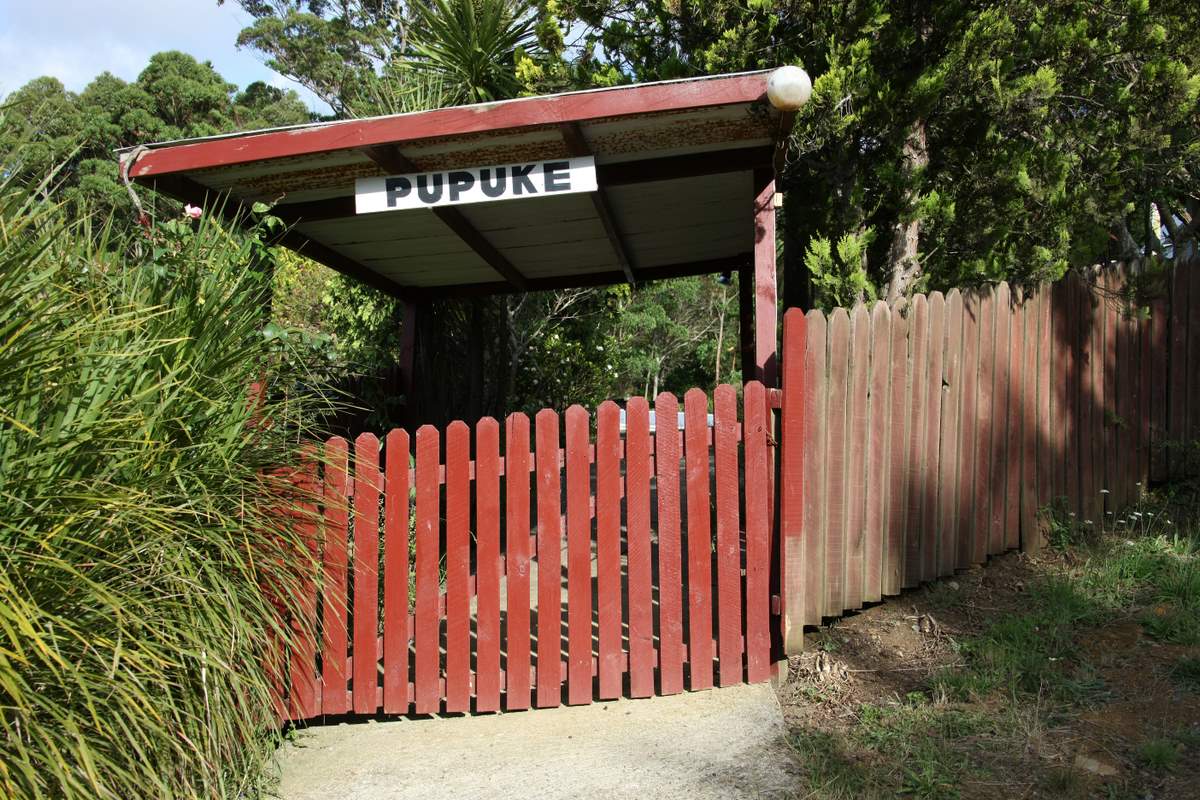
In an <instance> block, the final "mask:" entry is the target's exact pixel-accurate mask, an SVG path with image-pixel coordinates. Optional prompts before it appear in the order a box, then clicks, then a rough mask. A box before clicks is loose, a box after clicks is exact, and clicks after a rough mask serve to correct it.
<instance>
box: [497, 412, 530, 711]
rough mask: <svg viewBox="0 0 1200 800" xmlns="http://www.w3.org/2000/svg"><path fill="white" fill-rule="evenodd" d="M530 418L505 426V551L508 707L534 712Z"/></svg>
mask: <svg viewBox="0 0 1200 800" xmlns="http://www.w3.org/2000/svg"><path fill="white" fill-rule="evenodd" d="M531 461H532V460H531V459H530V456H529V417H527V416H525V415H524V414H509V415H508V418H507V419H506V420H505V422H504V512H505V524H504V551H505V559H506V563H505V570H504V572H505V577H504V580H505V589H506V592H507V595H508V617H507V619H506V620H505V630H504V644H505V651H506V654H507V659H506V665H507V669H506V670H505V678H504V680H505V687H504V707H505V708H506V709H508V710H509V711H516V710H520V709H526V708H529V701H530V686H529V675H530V662H531V658H530V652H529V650H530V648H529V642H530V630H529V580H530V565H529V560H530V555H531V554H530V552H529V544H530V539H529V498H530V497H531V496H532V494H531V492H530V488H531V487H530V482H529V471H530V465H531Z"/></svg>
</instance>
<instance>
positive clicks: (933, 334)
mask: <svg viewBox="0 0 1200 800" xmlns="http://www.w3.org/2000/svg"><path fill="white" fill-rule="evenodd" d="M926 349H927V350H928V351H929V370H928V376H927V378H926V380H925V384H926V386H925V422H924V428H925V430H924V436H925V441H924V443H923V444H922V445H921V447H922V449H923V450H924V453H923V456H924V458H925V464H924V469H923V470H922V477H921V577H922V579H923V580H927V581H928V580H933V579H934V578H936V577H937V576H938V574H939V573H938V552H937V547H938V521H939V517H940V515H939V513H938V510H939V509H938V474H939V465H940V463H941V455H942V453H941V435H942V369H943V362H944V360H945V355H946V298H945V297H944V296H943V295H942V293H941V292H933V293H932V294H930V295H929V339H928V344H927V345H926Z"/></svg>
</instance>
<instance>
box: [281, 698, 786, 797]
mask: <svg viewBox="0 0 1200 800" xmlns="http://www.w3.org/2000/svg"><path fill="white" fill-rule="evenodd" d="M784 737H785V728H784V724H783V716H782V714H781V712H780V707H779V703H778V700H777V699H776V696H775V692H774V690H773V689H772V687H771V685H770V684H760V685H756V686H735V687H730V688H725V689H714V690H710V691H706V692H696V693H684V694H680V695H674V696H671V697H658V698H652V699H648V700H621V701H617V702H606V703H595V704H593V705H589V706H576V707H562V708H555V709H539V710H535V711H525V712H514V713H510V714H489V715H477V716H456V717H446V718H433V719H401V720H397V721H389V722H365V723H357V724H343V725H333V726H328V727H315V728H310V729H308V730H307V731H303V732H301V733H300V734H299V736H298V738H297V740H296V741H295V742H294V743H292V744H288V745H286V746H285V747H284V748H283V749H282V750H281V751H280V755H279V761H280V769H281V785H280V795H281V797H282V798H283V800H333V798H339V799H340V798H344V799H345V800H385V798H386V799H387V800H393V798H395V799H399V798H420V799H421V800H429V799H430V798H459V797H462V798H481V799H485V798H510V797H520V798H606V800H607V799H608V798H612V799H613V800H620V799H621V798H630V800H632V799H633V798H638V800H641V798H661V799H662V800H675V799H676V798H678V799H679V800H685V799H686V800H709V799H710V798H711V799H712V800H716V799H717V798H786V797H792V796H793V795H794V791H795V789H796V788H797V781H796V780H795V767H794V761H793V756H792V753H791V750H790V748H789V747H788V745H787V743H786V742H785V740H784Z"/></svg>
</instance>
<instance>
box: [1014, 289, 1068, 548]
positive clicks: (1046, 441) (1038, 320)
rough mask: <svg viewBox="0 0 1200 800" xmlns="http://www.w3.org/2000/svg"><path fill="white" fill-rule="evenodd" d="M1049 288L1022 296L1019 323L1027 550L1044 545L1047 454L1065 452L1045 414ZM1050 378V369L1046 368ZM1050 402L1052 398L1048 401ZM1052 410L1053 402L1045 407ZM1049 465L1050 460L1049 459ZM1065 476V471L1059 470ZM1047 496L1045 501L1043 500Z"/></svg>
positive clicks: (1022, 541)
mask: <svg viewBox="0 0 1200 800" xmlns="http://www.w3.org/2000/svg"><path fill="white" fill-rule="evenodd" d="M1048 294H1049V289H1046V288H1045V287H1037V288H1034V289H1033V290H1032V291H1026V293H1025V295H1024V296H1022V300H1021V305H1020V307H1019V311H1018V315H1016V320H1018V324H1019V325H1020V326H1021V355H1020V360H1021V365H1022V371H1021V383H1020V391H1019V393H1018V398H1019V401H1018V402H1019V403H1020V405H1019V407H1018V409H1019V410H1018V413H1019V414H1020V425H1021V439H1020V441H1021V444H1020V449H1021V468H1020V522H1019V541H1018V543H1019V545H1020V546H1021V548H1022V549H1025V551H1036V549H1037V548H1038V547H1039V546H1040V533H1039V530H1038V510H1039V509H1040V506H1042V504H1043V503H1048V501H1049V498H1050V497H1052V489H1051V488H1050V487H1049V486H1048V482H1049V480H1050V479H1049V473H1048V470H1046V469H1044V465H1043V462H1042V456H1043V451H1044V452H1045V453H1048V455H1051V456H1052V457H1054V458H1055V461H1056V462H1060V461H1061V459H1062V453H1061V451H1051V443H1052V437H1051V434H1050V432H1051V431H1052V428H1051V427H1050V423H1049V420H1046V419H1045V417H1044V416H1043V414H1042V408H1043V392H1044V391H1045V389H1046V386H1048V385H1049V384H1046V385H1043V384H1042V372H1043V366H1044V365H1043V359H1048V357H1049V353H1046V351H1043V350H1042V348H1040V332H1042V319H1043V313H1042V312H1043V307H1044V306H1045V302H1044V301H1045V300H1046V296H1048ZM1045 372H1046V375H1048V377H1049V374H1050V373H1049V368H1046V371H1045ZM1046 399H1048V401H1049V398H1046ZM1045 408H1046V411H1049V408H1050V407H1049V402H1048V403H1046V405H1045ZM1045 463H1046V465H1048V464H1049V463H1050V462H1049V459H1046V462H1045ZM1058 474H1060V475H1061V470H1060V471H1058ZM1043 495H1044V498H1045V499H1043Z"/></svg>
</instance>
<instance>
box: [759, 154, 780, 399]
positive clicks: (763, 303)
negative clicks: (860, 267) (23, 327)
mask: <svg viewBox="0 0 1200 800" xmlns="http://www.w3.org/2000/svg"><path fill="white" fill-rule="evenodd" d="M754 191H755V196H754V366H755V370H756V376H757V378H758V379H759V380H760V381H762V382H763V383H764V384H765V385H766V386H767V387H768V388H774V387H775V386H777V385H778V375H779V353H778V350H779V345H778V335H779V334H778V330H779V301H778V295H777V290H776V282H775V175H774V173H773V172H772V171H771V170H767V169H763V170H755V172H754Z"/></svg>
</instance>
